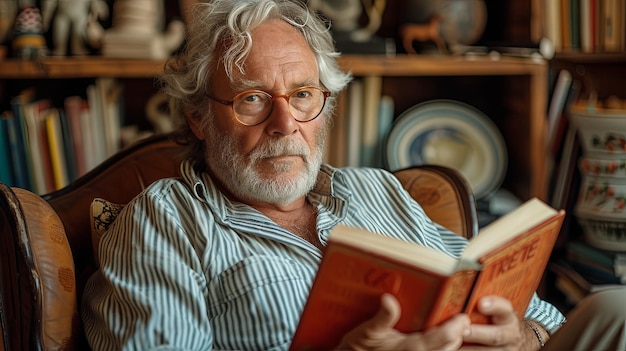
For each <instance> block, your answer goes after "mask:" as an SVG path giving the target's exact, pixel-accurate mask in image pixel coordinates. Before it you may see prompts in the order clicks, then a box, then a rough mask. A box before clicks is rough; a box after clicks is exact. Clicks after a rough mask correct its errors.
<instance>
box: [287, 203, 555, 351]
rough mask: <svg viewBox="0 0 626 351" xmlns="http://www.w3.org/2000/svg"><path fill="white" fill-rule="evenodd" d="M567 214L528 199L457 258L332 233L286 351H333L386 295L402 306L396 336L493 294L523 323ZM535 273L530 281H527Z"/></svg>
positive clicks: (476, 318) (356, 232)
mask: <svg viewBox="0 0 626 351" xmlns="http://www.w3.org/2000/svg"><path fill="white" fill-rule="evenodd" d="M564 214H565V211H563V210H560V211H557V210H555V209H553V208H551V207H550V206H548V205H546V204H545V203H543V202H542V201H540V200H538V199H531V200H529V201H527V202H526V203H524V204H522V205H521V206H519V207H518V208H517V209H515V210H514V211H512V212H511V213H509V214H507V215H505V216H503V217H501V218H499V219H498V220H496V221H495V222H493V223H492V224H490V225H489V226H487V227H485V228H483V229H481V231H480V233H479V235H478V236H477V237H475V238H473V239H472V240H470V243H469V244H468V246H467V247H466V249H465V250H464V252H463V254H462V255H461V257H460V258H454V257H451V256H449V255H447V254H445V253H442V252H440V251H437V250H435V249H432V248H427V247H424V246H420V245H418V244H412V243H407V242H404V241H401V240H398V239H394V238H389V237H385V236H382V235H379V234H375V233H370V232H368V231H366V230H363V229H358V228H351V227H345V226H342V225H339V226H337V227H336V228H335V229H333V232H332V233H331V235H330V237H329V241H328V246H327V247H326V250H325V251H324V256H323V258H322V261H321V263H320V266H319V269H318V273H317V276H316V278H315V280H314V282H313V286H312V287H311V291H310V293H309V298H308V300H307V302H306V305H305V307H304V310H303V312H302V315H301V318H300V322H299V324H298V328H297V330H296V333H295V335H294V338H293V341H292V344H291V347H290V350H293V351H302V350H330V349H333V348H335V347H336V346H337V345H338V344H339V342H340V341H341V338H342V337H343V335H345V334H346V333H347V332H349V331H350V330H352V329H353V328H355V327H356V326H358V325H359V324H360V323H362V322H364V321H365V320H367V319H369V318H371V317H372V316H374V314H375V313H376V312H377V311H378V309H379V305H380V297H381V295H382V294H383V293H390V294H392V295H394V296H395V297H396V298H397V299H398V301H399V303H400V305H401V306H402V316H401V317H400V320H399V321H398V323H397V324H396V326H395V328H396V329H397V330H399V331H401V332H414V331H419V330H423V329H427V328H429V327H432V326H435V325H438V324H440V323H442V322H443V321H445V320H447V319H448V318H450V317H452V316H453V315H455V314H457V313H460V312H467V313H469V314H470V317H471V318H472V321H473V322H474V323H488V320H487V318H486V317H485V316H483V315H480V314H478V313H477V312H475V311H474V307H475V304H476V302H477V300H478V299H479V298H480V297H482V296H485V295H487V294H498V295H501V296H504V297H507V298H508V299H509V300H511V302H512V304H513V306H514V309H515V310H516V311H517V312H518V314H519V315H520V316H523V315H524V312H525V311H526V308H527V307H528V304H529V303H530V299H531V298H532V295H533V293H534V292H535V290H536V289H537V287H538V285H539V282H540V279H541V276H542V274H541V273H542V272H543V271H544V270H545V267H546V265H547V262H548V259H549V257H550V254H551V252H552V249H553V247H554V244H555V242H556V238H557V236H558V234H559V231H560V227H561V223H562V221H563V217H564ZM528 272H533V274H528Z"/></svg>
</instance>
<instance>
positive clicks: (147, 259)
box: [82, 162, 563, 351]
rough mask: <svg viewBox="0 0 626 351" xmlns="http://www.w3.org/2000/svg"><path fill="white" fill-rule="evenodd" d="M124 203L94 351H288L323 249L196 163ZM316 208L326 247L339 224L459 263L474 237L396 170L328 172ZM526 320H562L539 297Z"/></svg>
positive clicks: (96, 285) (95, 302)
mask: <svg viewBox="0 0 626 351" xmlns="http://www.w3.org/2000/svg"><path fill="white" fill-rule="evenodd" d="M181 171H182V178H181V179H177V178H176V179H175V178H171V179H163V180H159V181H157V182H155V183H154V184H152V185H151V186H149V187H148V188H147V189H146V190H145V191H143V192H142V193H141V194H140V195H139V196H137V197H136V198H135V199H134V200H132V201H131V202H130V203H129V204H128V205H126V206H125V208H124V210H122V212H121V213H120V214H119V216H118V217H117V219H116V220H115V221H114V223H113V224H112V225H111V227H110V228H109V230H108V231H107V233H106V234H105V235H104V237H103V238H102V240H101V242H100V247H99V257H100V262H99V264H100V267H101V269H100V270H99V271H98V272H96V273H95V274H94V275H93V276H92V277H91V279H90V280H89V282H88V284H87V287H86V289H85V292H84V296H83V308H82V313H83V320H84V325H85V332H86V334H87V337H88V340H89V342H90V344H91V346H92V347H93V349H95V350H115V349H125V350H203V351H205V350H286V349H287V348H288V346H289V343H290V340H291V337H292V335H293V333H294V331H295V328H296V325H297V323H298V318H299V315H300V313H301V311H302V308H303V306H304V303H305V301H306V298H307V295H308V291H309V288H310V287H311V283H312V281H313V277H314V275H315V272H316V269H317V266H318V264H319V262H320V259H321V252H320V250H318V249H317V248H316V247H315V246H313V245H312V244H310V243H308V242H307V241H305V240H303V239H301V238H299V237H297V236H295V235H293V234H291V233H290V232H288V231H287V230H285V229H283V228H282V227H280V226H278V225H277V224H276V223H274V222H273V221H272V220H270V219H269V218H268V217H266V216H265V215H263V214H262V213H260V212H259V211H257V210H255V209H254V208H252V207H250V206H248V205H246V204H243V203H239V202H232V201H230V200H229V199H228V198H226V197H224V195H222V193H220V191H219V190H218V188H217V187H216V186H215V185H214V183H213V182H212V180H211V178H210V177H209V176H208V175H207V174H206V173H200V174H199V173H196V172H195V171H194V170H193V168H192V167H191V166H190V164H189V163H187V162H183V163H182V166H181ZM307 196H308V200H309V201H310V202H311V203H312V204H313V205H314V206H315V207H316V209H317V231H318V234H319V238H320V241H321V242H322V244H325V243H326V240H327V237H328V234H329V231H330V230H331V229H332V228H333V227H334V226H336V225H337V224H338V223H342V224H345V225H349V226H357V227H363V228H366V229H369V230H371V231H375V232H378V233H381V234H383V235H386V236H391V237H397V238H400V239H403V240H407V241H411V242H417V243H420V244H422V245H425V246H428V247H433V248H436V249H438V250H441V251H444V252H447V253H449V254H450V255H452V256H458V255H459V253H460V251H461V250H462V249H463V248H464V247H465V245H466V243H467V242H466V240H465V239H464V238H462V237H461V236H458V235H456V234H454V233H452V232H450V231H448V230H446V229H444V228H442V227H440V226H438V225H436V224H435V223H433V222H432V221H431V220H430V219H429V218H428V217H427V216H426V215H425V213H424V211H423V210H422V208H421V207H420V206H419V204H417V203H416V202H415V201H414V200H413V199H412V198H411V196H410V195H409V194H408V193H407V192H406V191H404V190H403V189H402V186H401V184H400V183H399V182H398V181H397V179H396V178H395V177H394V176H393V175H392V174H391V173H389V172H386V171H384V170H377V169H368V168H358V169H357V168H344V169H335V168H332V167H330V166H327V165H324V166H322V169H321V171H320V173H319V176H318V181H317V184H316V186H315V189H314V190H312V191H311V193H309V194H308V195H307ZM527 317H530V318H532V319H535V320H537V321H539V322H540V323H541V324H543V325H545V326H546V327H547V328H548V329H549V330H553V329H555V328H556V327H557V326H558V325H560V323H561V322H562V321H563V316H562V315H561V314H560V313H559V312H558V310H557V309H556V308H554V307H553V306H552V305H550V304H548V303H546V302H544V301H541V300H539V299H538V298H537V297H536V296H535V297H534V298H533V301H532V302H531V306H530V308H529V310H528V312H527Z"/></svg>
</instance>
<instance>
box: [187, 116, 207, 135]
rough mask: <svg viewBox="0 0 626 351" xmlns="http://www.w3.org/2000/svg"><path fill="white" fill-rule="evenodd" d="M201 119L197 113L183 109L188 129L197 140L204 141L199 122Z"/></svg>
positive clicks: (200, 122)
mask: <svg viewBox="0 0 626 351" xmlns="http://www.w3.org/2000/svg"><path fill="white" fill-rule="evenodd" d="M201 118H202V117H201V116H200V114H199V113H198V112H194V111H191V110H190V109H185V119H187V123H188V124H189V128H190V129H191V131H192V132H193V134H194V135H195V136H196V138H198V139H199V140H204V139H205V136H204V129H203V127H202V124H203V123H202V121H201V120H200V119H201Z"/></svg>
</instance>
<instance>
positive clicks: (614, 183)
mask: <svg viewBox="0 0 626 351" xmlns="http://www.w3.org/2000/svg"><path fill="white" fill-rule="evenodd" d="M570 121H571V122H572V124H573V125H574V126H575V127H576V128H577V132H578V136H579V139H580V143H581V145H582V148H583V157H582V158H581V159H580V160H579V163H578V168H579V170H580V173H581V175H582V180H581V187H580V192H579V196H578V200H577V202H576V207H575V209H574V215H575V216H576V219H577V220H578V222H579V223H580V225H581V227H582V229H583V232H584V233H583V234H584V235H585V239H586V240H587V241H588V243H589V244H590V245H593V246H596V247H598V248H601V249H605V250H612V251H626V110H617V109H615V110H613V109H592V110H587V109H585V108H580V107H578V108H573V109H572V110H571V111H570Z"/></svg>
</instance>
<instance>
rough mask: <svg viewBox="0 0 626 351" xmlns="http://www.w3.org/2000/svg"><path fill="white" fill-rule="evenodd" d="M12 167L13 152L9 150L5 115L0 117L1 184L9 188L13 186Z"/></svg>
mask: <svg viewBox="0 0 626 351" xmlns="http://www.w3.org/2000/svg"><path fill="white" fill-rule="evenodd" d="M11 167H12V165H11V151H10V149H9V135H8V131H7V120H6V116H5V114H4V113H3V114H2V116H0V182H2V183H4V184H6V185H9V186H10V185H12V184H13V175H12V174H11Z"/></svg>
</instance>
